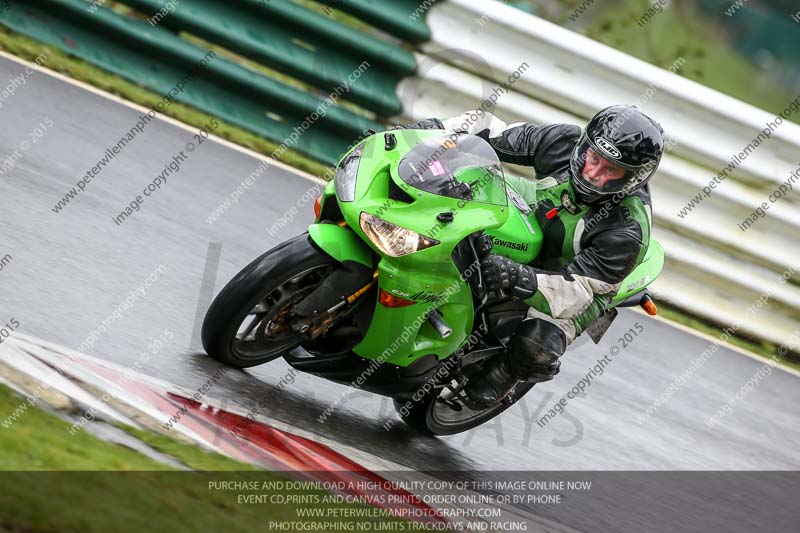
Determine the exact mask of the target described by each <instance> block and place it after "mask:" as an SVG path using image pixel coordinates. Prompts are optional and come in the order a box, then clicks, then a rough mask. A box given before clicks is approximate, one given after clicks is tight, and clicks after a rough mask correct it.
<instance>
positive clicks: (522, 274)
mask: <svg viewBox="0 0 800 533" xmlns="http://www.w3.org/2000/svg"><path fill="white" fill-rule="evenodd" d="M481 274H482V275H483V279H484V282H485V284H486V288H487V289H489V290H490V291H496V290H501V289H502V290H511V294H513V295H514V296H516V297H517V298H522V299H523V300H524V299H526V298H530V297H531V296H533V295H534V294H535V293H536V288H537V283H536V271H535V270H534V269H533V268H532V267H529V266H526V265H520V264H519V263H515V262H514V261H512V260H511V259H508V258H506V257H503V256H501V255H496V254H491V255H489V256H488V257H485V258H484V259H483V260H481Z"/></svg>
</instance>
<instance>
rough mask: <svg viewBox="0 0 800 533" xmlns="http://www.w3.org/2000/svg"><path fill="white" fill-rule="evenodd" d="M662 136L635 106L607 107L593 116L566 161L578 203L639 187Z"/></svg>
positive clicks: (653, 169)
mask: <svg viewBox="0 0 800 533" xmlns="http://www.w3.org/2000/svg"><path fill="white" fill-rule="evenodd" d="M663 133H664V130H663V129H661V126H660V125H659V124H658V122H656V121H655V120H653V119H651V118H650V117H648V116H647V115H645V114H644V113H642V112H641V111H639V110H638V109H636V107H635V106H611V107H607V108H605V109H603V110H602V111H600V112H599V113H597V114H596V115H595V116H594V117H593V118H592V120H590V121H589V124H587V125H586V129H585V130H584V131H583V135H581V138H580V139H579V140H578V144H577V145H575V149H574V150H573V151H572V156H571V158H570V168H571V170H572V185H573V187H574V188H575V191H576V192H577V193H578V195H579V196H580V197H581V200H582V201H584V202H587V203H593V202H599V201H606V200H608V199H609V198H610V197H612V196H614V195H615V194H618V193H621V194H623V195H627V194H630V193H632V192H634V191H636V190H637V189H640V188H641V187H643V186H644V184H645V183H647V182H648V181H649V180H650V178H652V177H653V174H655V172H656V168H658V163H659V162H660V161H661V154H662V153H663V151H664V137H663ZM587 159H588V161H589V164H588V165H587Z"/></svg>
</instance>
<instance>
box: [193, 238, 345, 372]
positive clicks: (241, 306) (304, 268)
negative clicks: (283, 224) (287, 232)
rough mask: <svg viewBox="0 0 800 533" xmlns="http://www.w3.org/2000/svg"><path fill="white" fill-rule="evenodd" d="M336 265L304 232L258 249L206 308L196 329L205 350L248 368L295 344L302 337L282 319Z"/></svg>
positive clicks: (213, 355) (279, 354)
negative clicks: (199, 329) (258, 253)
mask: <svg viewBox="0 0 800 533" xmlns="http://www.w3.org/2000/svg"><path fill="white" fill-rule="evenodd" d="M337 264H338V263H337V262H336V260H335V259H333V258H332V257H330V256H329V255H327V254H326V253H324V252H322V251H320V250H319V249H318V248H317V247H316V246H314V244H313V243H312V242H311V239H310V238H309V237H308V234H302V235H299V236H298V237H295V238H294V239H291V240H288V241H286V242H284V243H282V244H280V245H278V246H276V247H275V248H273V249H272V250H270V251H268V252H266V253H265V254H263V255H262V256H261V257H259V258H258V259H256V260H255V261H253V262H252V263H250V264H249V265H247V266H246V267H245V268H244V269H243V270H242V271H241V272H239V273H238V274H237V275H236V276H235V277H234V278H233V279H232V280H231V281H229V282H228V284H227V285H226V286H225V287H224V288H223V289H222V291H220V293H219V294H218V295H217V297H216V298H215V299H214V302H213V303H212V304H211V307H209V309H208V312H207V313H206V317H205V319H204V321H203V329H202V334H201V336H202V340H203V348H205V350H206V353H207V354H208V355H210V356H211V357H213V358H214V359H216V360H218V361H220V362H222V363H225V364H228V365H231V366H234V367H237V368H248V367H252V366H256V365H261V364H264V363H268V362H269V361H272V360H274V359H277V358H278V357H281V356H282V355H284V354H285V353H287V352H289V351H291V350H293V349H294V348H297V347H298V346H299V345H300V344H301V343H302V342H303V339H302V338H301V337H300V336H298V335H297V334H296V333H295V332H294V331H292V330H291V329H289V328H288V326H287V325H286V324H285V323H284V322H283V319H284V318H285V315H286V314H287V312H288V310H289V309H290V308H291V306H292V305H294V304H295V303H297V302H298V301H300V300H302V299H303V297H305V296H306V295H307V294H309V293H310V292H311V291H312V290H314V289H315V288H316V287H318V286H319V285H320V284H321V283H322V282H323V281H324V280H325V278H326V277H327V276H328V275H329V274H330V273H331V272H332V271H333V269H334V268H335V267H336V265H337ZM251 317H252V318H251Z"/></svg>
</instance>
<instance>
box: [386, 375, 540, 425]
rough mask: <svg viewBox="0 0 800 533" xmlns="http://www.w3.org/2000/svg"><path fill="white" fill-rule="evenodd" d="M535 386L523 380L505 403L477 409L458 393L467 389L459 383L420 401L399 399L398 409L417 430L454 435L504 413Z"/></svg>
mask: <svg viewBox="0 0 800 533" xmlns="http://www.w3.org/2000/svg"><path fill="white" fill-rule="evenodd" d="M533 385H534V384H533V383H528V382H523V381H521V382H519V383H517V385H516V386H515V387H514V389H513V390H512V391H511V392H509V393H508V394H507V395H506V396H505V397H504V398H503V400H501V401H500V402H498V403H497V404H495V405H493V406H491V407H488V408H486V409H479V410H475V409H472V408H470V407H469V406H468V405H467V404H466V403H464V402H463V401H462V400H461V399H460V394H459V393H458V391H460V390H461V389H462V388H463V387H462V386H460V385H458V384H456V383H455V381H454V382H453V383H451V384H449V385H448V386H445V387H440V388H437V389H435V390H434V391H433V392H431V393H429V394H428V395H426V396H424V397H423V398H421V399H420V400H419V401H413V400H409V401H407V402H401V401H398V400H395V401H394V407H395V410H396V411H397V414H398V415H400V418H402V419H403V422H405V423H406V425H408V426H410V427H412V428H414V429H416V430H419V431H424V432H426V433H431V434H433V435H453V434H455V433H462V432H464V431H469V430H470V429H472V428H475V427H478V426H480V425H481V424H483V423H485V422H487V421H489V420H491V419H492V418H494V417H496V416H497V415H499V414H501V413H502V412H503V411H505V410H506V409H508V408H509V407H511V406H512V405H514V403H516V402H517V401H518V400H519V399H520V398H522V397H523V396H524V395H525V394H526V393H527V392H528V391H529V390H531V389H532V388H533ZM454 391H456V392H454ZM461 394H463V393H461Z"/></svg>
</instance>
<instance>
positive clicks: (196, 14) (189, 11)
mask: <svg viewBox="0 0 800 533" xmlns="http://www.w3.org/2000/svg"><path fill="white" fill-rule="evenodd" d="M122 3H124V4H126V5H128V6H131V7H133V8H136V9H137V10H139V11H141V12H142V13H143V14H145V15H146V16H148V17H154V16H157V13H159V11H160V10H162V9H163V7H164V2H163V0H122ZM151 20H152V18H151ZM158 20H159V22H158V25H159V26H166V27H169V28H172V29H174V30H176V31H187V32H189V33H192V34H194V35H197V36H198V37H201V38H203V39H204V40H206V41H209V42H212V43H214V44H218V45H221V46H224V47H225V48H227V49H229V50H231V51H234V52H236V53H238V54H240V55H242V56H244V57H246V58H248V59H252V60H253V61H255V62H256V63H260V64H262V65H266V66H269V67H272V68H274V69H275V70H278V71H280V72H282V73H284V74H288V75H290V76H293V77H295V78H297V79H299V80H302V81H304V82H307V83H309V84H311V85H313V86H314V87H316V88H318V89H320V90H322V91H324V92H330V91H332V90H333V89H334V88H335V87H337V86H340V85H342V84H343V83H345V82H346V81H347V78H348V76H349V75H350V74H351V73H352V72H353V71H354V70H357V69H358V67H359V65H360V64H362V63H363V62H364V61H367V62H368V63H369V65H370V68H369V69H368V70H367V71H366V72H364V73H363V74H362V75H361V77H360V78H359V80H358V83H357V84H355V85H353V86H352V87H351V89H350V92H349V93H348V95H347V99H348V100H351V101H353V102H356V103H358V104H360V105H362V106H364V107H365V108H367V109H369V110H370V111H373V112H375V113H377V114H379V115H381V116H391V115H395V114H397V113H399V112H400V101H399V100H398V99H397V96H396V94H395V87H396V86H397V83H398V82H399V81H400V80H401V79H402V78H404V77H406V76H408V75H410V74H412V73H413V72H414V69H415V68H416V63H415V61H414V56H413V54H412V53H411V52H409V51H408V50H405V49H403V48H401V47H398V46H395V45H393V44H390V43H388V42H386V41H383V40H380V39H377V38H375V37H372V36H369V35H367V34H366V33H361V32H358V31H354V30H353V29H352V28H350V27H347V26H345V25H343V24H341V23H338V22H336V21H333V20H331V19H329V18H328V17H325V16H324V15H320V14H318V13H313V12H311V11H308V10H307V9H304V8H303V7H301V6H299V5H297V4H295V3H293V2H290V1H288V0H270V2H266V3H265V2H259V1H257V0H244V1H240V2H236V3H232V2H219V1H217V0H182V1H181V2H180V3H177V4H176V5H175V6H174V8H173V10H172V11H170V12H169V13H166V14H165V15H163V17H161V16H159V17H158Z"/></svg>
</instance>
